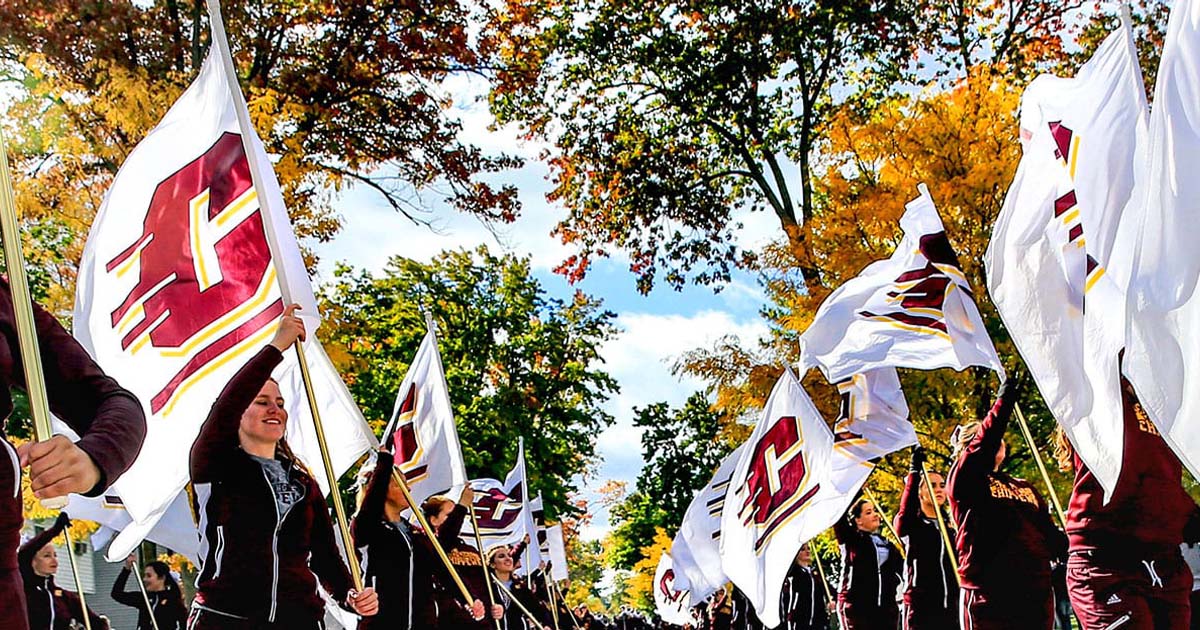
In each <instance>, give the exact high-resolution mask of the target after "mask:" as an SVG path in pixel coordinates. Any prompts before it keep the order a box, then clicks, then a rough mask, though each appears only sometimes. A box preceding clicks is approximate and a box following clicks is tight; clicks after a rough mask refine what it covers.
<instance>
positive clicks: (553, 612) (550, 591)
mask: <svg viewBox="0 0 1200 630" xmlns="http://www.w3.org/2000/svg"><path fill="white" fill-rule="evenodd" d="M542 580H543V581H545V582H546V595H547V596H548V597H549V598H550V617H551V618H552V619H554V630H559V629H558V604H557V603H556V602H555V601H554V587H553V586H552V584H553V582H551V581H550V565H549V564H547V565H546V571H545V572H544V573H542Z"/></svg>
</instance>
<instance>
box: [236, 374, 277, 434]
mask: <svg viewBox="0 0 1200 630" xmlns="http://www.w3.org/2000/svg"><path fill="white" fill-rule="evenodd" d="M286 429H287V409H284V407H283V395H282V394H280V392H279V385H277V384H276V383H275V381H267V383H266V384H265V385H263V387H262V389H261V390H259V392H258V396H255V397H254V402H252V403H250V406H249V407H247V408H246V410H245V411H243V412H242V422H241V424H239V425H238V434H239V436H240V437H242V438H243V439H247V438H248V439H250V440H253V441H254V442H272V443H273V442H278V441H279V440H281V439H283V434H284V431H286Z"/></svg>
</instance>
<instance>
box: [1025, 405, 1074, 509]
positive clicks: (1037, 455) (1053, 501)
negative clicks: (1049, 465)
mask: <svg viewBox="0 0 1200 630" xmlns="http://www.w3.org/2000/svg"><path fill="white" fill-rule="evenodd" d="M1013 408H1014V410H1015V411H1016V412H1017V424H1019V425H1020V426H1021V435H1023V436H1024V437H1025V443H1026V444H1028V445H1029V450H1030V452H1032V453H1033V461H1034V462H1036V463H1037V468H1038V472H1040V473H1041V474H1042V481H1043V482H1045V484H1046V493H1047V494H1049V495H1050V505H1053V506H1054V512H1055V513H1056V514H1058V520H1059V522H1060V523H1062V526H1063V528H1064V529H1066V527H1067V516H1066V514H1065V513H1064V512H1063V509H1062V503H1059V501H1058V493H1057V492H1055V491H1054V484H1052V483H1050V473H1048V472H1046V463H1045V462H1044V461H1042V454H1041V452H1040V451H1038V447H1037V444H1034V443H1033V433H1032V432H1030V430H1029V425H1028V424H1027V423H1026V422H1025V414H1024V413H1022V412H1021V405H1019V404H1017V405H1014V406H1013Z"/></svg>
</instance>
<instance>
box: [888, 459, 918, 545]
mask: <svg viewBox="0 0 1200 630" xmlns="http://www.w3.org/2000/svg"><path fill="white" fill-rule="evenodd" d="M924 465H925V449H923V448H921V447H920V446H916V447H913V452H912V465H911V466H910V467H909V470H908V477H906V478H905V479H904V492H903V493H902V494H901V495H900V509H898V510H896V518H895V519H894V520H893V523H892V524H893V527H894V528H895V530H896V535H897V536H901V537H903V536H907V535H908V534H909V531H910V529H911V528H912V527H913V526H914V525H916V524H917V523H918V522H920V519H921V482H922V479H921V475H922V474H923V467H924Z"/></svg>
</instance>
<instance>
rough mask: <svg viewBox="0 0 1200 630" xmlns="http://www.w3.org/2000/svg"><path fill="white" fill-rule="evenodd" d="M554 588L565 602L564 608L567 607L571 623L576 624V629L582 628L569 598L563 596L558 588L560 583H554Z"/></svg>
mask: <svg viewBox="0 0 1200 630" xmlns="http://www.w3.org/2000/svg"><path fill="white" fill-rule="evenodd" d="M554 590H557V591H558V599H559V601H561V602H562V603H563V608H566V609H567V616H568V617H570V618H571V625H573V626H575V630H581V628H580V627H579V620H577V619H575V610H574V609H572V608H571V605H570V604H568V603H567V598H566V597H564V596H563V594H562V591H561V590H558V583H557V582H555V583H554Z"/></svg>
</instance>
